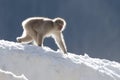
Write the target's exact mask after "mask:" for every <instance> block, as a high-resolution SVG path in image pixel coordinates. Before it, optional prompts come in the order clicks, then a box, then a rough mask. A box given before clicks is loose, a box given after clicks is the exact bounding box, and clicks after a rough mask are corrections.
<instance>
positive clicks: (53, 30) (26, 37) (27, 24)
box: [17, 17, 67, 54]
mask: <svg viewBox="0 0 120 80" xmlns="http://www.w3.org/2000/svg"><path fill="white" fill-rule="evenodd" d="M22 27H23V34H22V36H21V37H18V38H17V42H20V43H22V42H32V41H34V42H35V44H36V45H37V46H43V41H44V38H45V37H50V36H51V37H52V38H53V39H54V40H55V42H56V44H57V46H58V47H59V48H60V49H61V50H62V51H63V52H64V53H65V54H67V49H66V45H65V41H64V38H63V34H62V31H63V30H64V29H65V27H66V22H65V20H64V19H62V18H55V19H49V18H44V17H31V18H28V19H26V20H24V21H23V22H22Z"/></svg>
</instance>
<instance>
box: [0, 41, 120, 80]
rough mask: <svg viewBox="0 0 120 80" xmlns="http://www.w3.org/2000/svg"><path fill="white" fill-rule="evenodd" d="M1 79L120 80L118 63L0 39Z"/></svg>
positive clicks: (119, 64) (119, 65)
mask: <svg viewBox="0 0 120 80" xmlns="http://www.w3.org/2000/svg"><path fill="white" fill-rule="evenodd" d="M8 71H9V72H8ZM13 73H14V74H13ZM16 75H21V76H16ZM1 76H2V77H1ZM3 78H4V79H3ZM0 80H120V63H118V62H115V61H109V60H106V59H98V58H91V57H89V56H88V55H87V54H85V55H75V54H72V53H68V55H66V54H62V53H61V52H60V51H54V50H52V49H50V48H48V47H44V48H41V47H37V46H34V45H27V44H20V43H15V42H9V41H4V40H0Z"/></svg>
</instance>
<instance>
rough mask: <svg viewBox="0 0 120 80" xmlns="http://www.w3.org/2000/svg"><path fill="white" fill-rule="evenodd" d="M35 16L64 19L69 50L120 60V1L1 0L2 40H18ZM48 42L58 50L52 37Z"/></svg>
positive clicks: (0, 21)
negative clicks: (27, 23) (27, 22)
mask: <svg viewBox="0 0 120 80" xmlns="http://www.w3.org/2000/svg"><path fill="white" fill-rule="evenodd" d="M33 16H43V17H49V18H55V17H62V18H64V19H65V20H66V22H67V28H66V29H65V31H64V32H63V33H64V38H65V41H66V45H67V48H68V51H69V52H72V53H76V54H79V55H83V54H84V53H87V54H88V55H89V56H91V57H96V58H102V59H104V58H105V59H109V60H114V61H118V62H120V0H0V39H4V40H9V41H16V37H18V36H21V34H22V27H21V22H22V21H23V20H24V19H26V18H28V17H33ZM44 44H45V45H46V46H49V47H51V48H52V49H54V50H56V49H57V47H56V45H55V43H54V40H53V39H52V38H49V39H45V42H44Z"/></svg>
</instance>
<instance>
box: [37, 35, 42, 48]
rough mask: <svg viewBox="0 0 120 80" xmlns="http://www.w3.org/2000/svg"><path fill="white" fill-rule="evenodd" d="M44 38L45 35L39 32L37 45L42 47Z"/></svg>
mask: <svg viewBox="0 0 120 80" xmlns="http://www.w3.org/2000/svg"><path fill="white" fill-rule="evenodd" d="M43 40H44V39H43V35H42V34H39V33H38V34H37V45H38V46H41V47H42V46H43Z"/></svg>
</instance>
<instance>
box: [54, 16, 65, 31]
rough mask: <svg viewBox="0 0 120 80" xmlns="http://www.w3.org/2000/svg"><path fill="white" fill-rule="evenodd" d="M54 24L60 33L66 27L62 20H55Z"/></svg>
mask: <svg viewBox="0 0 120 80" xmlns="http://www.w3.org/2000/svg"><path fill="white" fill-rule="evenodd" d="M54 23H55V25H57V27H58V29H59V30H60V31H63V30H64V29H65V27H66V22H65V20H64V19H62V18H55V19H54Z"/></svg>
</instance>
